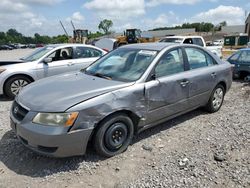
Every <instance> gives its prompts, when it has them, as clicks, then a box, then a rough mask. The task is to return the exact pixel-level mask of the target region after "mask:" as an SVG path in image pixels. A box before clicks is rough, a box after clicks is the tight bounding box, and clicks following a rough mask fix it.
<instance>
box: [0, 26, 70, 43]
mask: <svg viewBox="0 0 250 188" xmlns="http://www.w3.org/2000/svg"><path fill="white" fill-rule="evenodd" d="M65 42H68V37H67V36H66V35H58V36H53V37H50V36H47V35H40V34H38V33H35V34H34V36H33V37H27V36H24V35H23V34H22V33H19V32H18V31H17V30H16V29H9V30H8V31H7V32H0V44H9V43H12V44H13V43H21V44H52V43H65Z"/></svg>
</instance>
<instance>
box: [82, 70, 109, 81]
mask: <svg viewBox="0 0 250 188" xmlns="http://www.w3.org/2000/svg"><path fill="white" fill-rule="evenodd" d="M81 71H82V72H84V73H85V74H88V75H92V76H96V77H99V78H104V79H107V80H112V78H111V77H110V76H106V75H103V74H101V73H99V72H96V73H94V72H93V73H92V72H88V71H87V70H86V69H82V70H81Z"/></svg>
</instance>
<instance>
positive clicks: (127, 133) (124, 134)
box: [94, 114, 134, 157]
mask: <svg viewBox="0 0 250 188" xmlns="http://www.w3.org/2000/svg"><path fill="white" fill-rule="evenodd" d="M133 135H134V125H133V122H132V120H131V119H130V118H129V117H128V116H127V115H125V114H115V115H112V116H110V117H108V118H107V119H105V120H104V121H103V122H101V124H100V126H99V128H98V129H97V131H96V133H95V136H94V147H95V150H96V152H97V153H98V154H100V155H102V156H105V157H112V156H114V155H117V154H119V153H122V152H124V151H125V150H126V149H127V147H128V146H129V144H130V143H131V141H132V138H133Z"/></svg>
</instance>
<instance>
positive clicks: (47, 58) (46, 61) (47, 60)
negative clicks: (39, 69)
mask: <svg viewBox="0 0 250 188" xmlns="http://www.w3.org/2000/svg"><path fill="white" fill-rule="evenodd" d="M43 62H44V63H46V64H47V63H50V62H52V58H50V57H46V58H44V59H43Z"/></svg>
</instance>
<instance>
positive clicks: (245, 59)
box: [235, 50, 250, 76]
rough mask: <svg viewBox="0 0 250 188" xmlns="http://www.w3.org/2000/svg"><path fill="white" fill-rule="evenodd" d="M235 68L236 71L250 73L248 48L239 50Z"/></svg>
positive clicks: (249, 52)
mask: <svg viewBox="0 0 250 188" xmlns="http://www.w3.org/2000/svg"><path fill="white" fill-rule="evenodd" d="M235 68H236V69H237V71H238V72H246V74H247V73H248V74H250V50H244V51H242V52H241V55H240V57H239V63H238V64H236V65H235ZM243 76H244V74H243ZM245 76H246V75H245Z"/></svg>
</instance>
